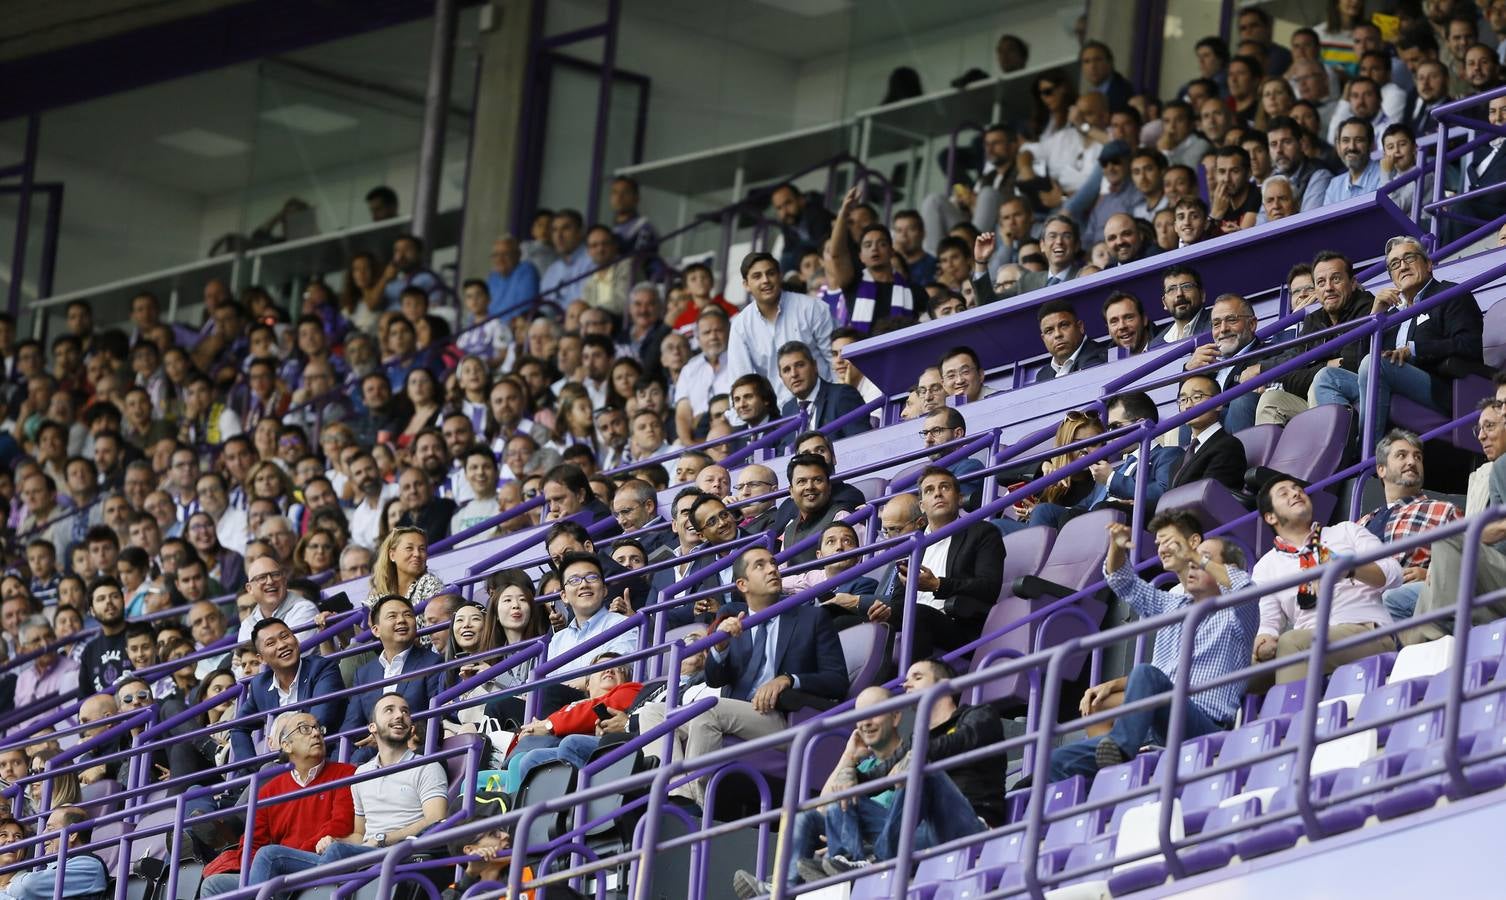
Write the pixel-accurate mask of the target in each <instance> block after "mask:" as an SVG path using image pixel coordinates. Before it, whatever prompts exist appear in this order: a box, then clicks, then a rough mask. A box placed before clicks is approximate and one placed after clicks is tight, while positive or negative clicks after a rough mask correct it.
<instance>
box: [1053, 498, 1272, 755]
mask: <svg viewBox="0 0 1506 900" xmlns="http://www.w3.org/2000/svg"><path fill="white" fill-rule="evenodd" d="M1150 530H1151V532H1152V533H1154V534H1155V538H1156V554H1157V555H1158V556H1159V557H1160V559H1161V565H1162V566H1163V567H1164V568H1165V569H1166V571H1168V572H1173V573H1175V574H1176V576H1177V580H1178V583H1179V584H1180V585H1181V586H1182V593H1172V592H1170V591H1161V590H1157V589H1156V588H1153V587H1151V586H1150V585H1149V584H1147V583H1146V582H1145V581H1144V580H1142V579H1141V578H1140V577H1139V576H1138V575H1136V574H1135V570H1134V567H1133V566H1132V565H1131V564H1130V557H1129V550H1130V544H1131V541H1130V534H1131V533H1130V528H1129V526H1127V525H1121V524H1118V523H1114V524H1111V525H1109V534H1110V540H1109V550H1108V556H1107V557H1106V558H1105V560H1104V563H1103V570H1104V573H1105V574H1106V575H1107V576H1108V579H1109V587H1110V588H1111V589H1112V590H1113V591H1114V593H1115V594H1116V595H1117V596H1118V597H1119V599H1121V600H1123V601H1124V602H1125V603H1127V604H1129V606H1130V607H1131V608H1132V609H1133V610H1134V611H1135V612H1136V613H1137V614H1138V615H1139V616H1141V617H1142V618H1152V617H1154V616H1158V615H1161V614H1162V613H1166V612H1170V611H1172V610H1176V609H1181V608H1183V607H1185V606H1187V605H1189V604H1192V603H1196V602H1198V601H1202V600H1208V599H1210V598H1213V597H1217V596H1219V595H1220V594H1221V593H1225V592H1228V591H1237V590H1239V589H1241V588H1244V587H1246V586H1248V585H1249V583H1250V578H1249V576H1248V575H1246V574H1245V572H1244V565H1245V559H1244V553H1243V552H1242V551H1240V549H1239V548H1238V547H1236V546H1235V545H1233V544H1228V543H1224V542H1223V541H1220V540H1217V539H1205V538H1203V536H1202V527H1201V526H1200V525H1199V524H1198V521H1197V519H1196V518H1194V517H1193V516H1192V514H1191V513H1188V512H1185V511H1182V510H1177V511H1173V512H1168V513H1163V514H1162V515H1159V516H1157V517H1156V518H1155V519H1153V520H1151V523H1150ZM1259 618H1260V609H1259V607H1258V606H1257V605H1256V604H1255V603H1254V602H1253V601H1252V602H1250V603H1244V604H1240V605H1239V606H1235V607H1232V608H1229V609H1223V610H1219V611H1218V612H1215V613H1213V614H1211V615H1209V616H1208V617H1207V618H1206V619H1204V620H1203V622H1202V623H1201V624H1200V626H1199V628H1198V634H1197V635H1196V636H1195V637H1194V639H1193V652H1192V664H1191V667H1190V668H1189V670H1188V672H1187V673H1186V674H1187V676H1188V677H1189V678H1190V679H1191V680H1192V681H1193V682H1194V686H1195V683H1197V682H1207V681H1211V680H1213V679H1215V678H1218V677H1220V676H1222V675H1226V674H1228V673H1229V672H1232V671H1234V670H1236V669H1239V668H1242V667H1244V666H1246V665H1248V664H1249V661H1250V650H1251V647H1252V645H1253V644H1254V641H1255V630H1256V628H1257V626H1258V625H1259ZM1182 627H1183V626H1182V623H1181V622H1177V623H1175V624H1172V625H1168V626H1166V627H1165V628H1163V629H1162V630H1161V631H1160V632H1158V633H1157V634H1156V641H1155V648H1156V649H1155V654H1154V655H1153V656H1152V657H1151V661H1150V662H1149V663H1140V664H1139V665H1137V666H1135V667H1134V668H1133V669H1131V670H1130V673H1129V675H1128V676H1125V677H1122V678H1116V679H1114V680H1113V681H1108V682H1104V683H1103V684H1097V685H1094V686H1093V687H1091V688H1089V689H1088V691H1087V693H1086V694H1085V695H1084V696H1083V700H1082V707H1081V711H1082V714H1083V715H1090V714H1092V713H1095V712H1101V711H1103V710H1106V709H1112V708H1114V707H1117V706H1119V705H1121V704H1127V703H1133V702H1135V701H1136V700H1143V699H1145V698H1147V697H1153V696H1155V695H1157V694H1164V693H1167V692H1169V691H1170V690H1171V689H1172V685H1173V684H1174V683H1175V681H1176V679H1177V677H1178V675H1179V674H1180V673H1179V672H1178V671H1177V670H1178V659H1179V655H1180V653H1181V646H1182ZM1243 694H1244V683H1243V682H1232V683H1228V684H1223V685H1219V686H1218V687H1215V688H1210V689H1208V690H1206V691H1202V692H1201V693H1197V694H1193V695H1191V696H1189V697H1188V698H1187V716H1186V737H1196V736H1197V735H1200V734H1207V733H1209V732H1212V731H1217V730H1219V729H1224V728H1228V727H1230V726H1231V725H1232V724H1233V723H1234V714H1235V713H1236V712H1237V711H1238V710H1239V703H1240V699H1241V697H1242V696H1243ZM1170 717H1171V709H1170V707H1169V706H1160V707H1156V708H1153V709H1142V710H1136V711H1134V712H1131V713H1126V714H1125V715H1122V716H1119V717H1118V718H1117V719H1115V720H1114V725H1113V727H1112V728H1111V729H1110V730H1109V733H1108V734H1107V735H1105V736H1104V737H1102V738H1097V737H1088V738H1084V739H1083V740H1080V741H1076V742H1073V743H1070V744H1066V745H1064V746H1062V747H1058V748H1057V749H1056V750H1054V751H1053V752H1052V753H1051V780H1052V781H1059V780H1061V779H1065V778H1070V777H1071V776H1073V775H1086V776H1088V777H1090V778H1091V777H1092V776H1093V774H1094V773H1096V772H1097V771H1098V770H1099V769H1102V768H1105V767H1107V766H1113V765H1118V764H1120V763H1123V762H1125V761H1127V760H1130V759H1133V758H1134V756H1135V755H1136V754H1137V753H1139V752H1140V748H1141V747H1142V746H1144V745H1145V744H1147V743H1158V742H1161V741H1164V740H1165V738H1166V729H1167V725H1168V723H1169V721H1170Z"/></svg>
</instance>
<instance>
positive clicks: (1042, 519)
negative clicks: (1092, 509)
mask: <svg viewBox="0 0 1506 900" xmlns="http://www.w3.org/2000/svg"><path fill="white" fill-rule="evenodd" d="M1068 511H1069V510H1068V509H1067V507H1065V506H1062V505H1061V504H1060V503H1037V504H1036V505H1035V507H1034V508H1033V509H1031V510H1030V519H1029V521H1028V522H1027V523H1026V524H1027V525H1048V526H1050V527H1052V528H1060V527H1062V526H1063V525H1065V524H1066V523H1067V519H1068V516H1067V513H1068Z"/></svg>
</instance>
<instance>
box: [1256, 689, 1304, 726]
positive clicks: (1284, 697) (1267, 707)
mask: <svg viewBox="0 0 1506 900" xmlns="http://www.w3.org/2000/svg"><path fill="white" fill-rule="evenodd" d="M1306 692H1307V682H1305V681H1292V682H1288V683H1286V684H1278V685H1274V686H1272V687H1271V689H1270V690H1268V691H1266V692H1265V700H1263V701H1262V702H1261V704H1260V718H1262V719H1269V718H1272V717H1275V716H1289V715H1291V714H1292V713H1294V712H1297V711H1298V710H1300V709H1302V700H1303V698H1304V697H1305V696H1306Z"/></svg>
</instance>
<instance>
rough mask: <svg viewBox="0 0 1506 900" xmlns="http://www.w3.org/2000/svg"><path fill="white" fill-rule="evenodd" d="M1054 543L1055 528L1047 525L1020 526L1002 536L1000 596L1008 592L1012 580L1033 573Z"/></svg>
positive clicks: (1038, 570)
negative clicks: (1002, 577)
mask: <svg viewBox="0 0 1506 900" xmlns="http://www.w3.org/2000/svg"><path fill="white" fill-rule="evenodd" d="M1055 544H1056V529H1055V528H1051V527H1050V526H1047V525H1037V526H1032V527H1030V528H1022V529H1020V530H1019V531H1016V532H1014V533H1013V534H1006V535H1005V536H1004V579H1003V580H1002V581H1001V582H1000V584H1001V585H1002V587H1001V588H1000V589H999V594H1000V596H1001V597H1003V596H1004V595H1007V594H1008V593H1009V588H1010V586H1011V585H1013V584H1014V580H1015V579H1016V578H1019V577H1021V576H1023V575H1035V574H1037V573H1039V572H1040V571H1041V567H1042V566H1044V565H1045V564H1046V558H1047V557H1049V556H1050V555H1051V548H1052V547H1053V546H1054V545H1055Z"/></svg>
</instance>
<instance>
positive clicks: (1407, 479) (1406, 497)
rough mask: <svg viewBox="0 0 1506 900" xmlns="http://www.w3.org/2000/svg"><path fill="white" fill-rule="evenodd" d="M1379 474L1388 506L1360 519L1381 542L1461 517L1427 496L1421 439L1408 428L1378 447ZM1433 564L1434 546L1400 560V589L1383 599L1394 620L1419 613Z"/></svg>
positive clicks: (1391, 433) (1389, 435) (1444, 503)
mask: <svg viewBox="0 0 1506 900" xmlns="http://www.w3.org/2000/svg"><path fill="white" fill-rule="evenodd" d="M1375 475H1376V477H1377V478H1379V479H1380V481H1381V484H1382V486H1384V487H1385V489H1386V502H1385V504H1384V505H1383V506H1381V507H1380V508H1379V509H1376V510H1373V511H1371V512H1368V513H1366V514H1365V515H1363V516H1361V517H1360V520H1359V523H1358V524H1359V525H1360V526H1361V527H1362V528H1364V529H1365V530H1366V531H1368V532H1370V533H1371V534H1373V535H1375V536H1376V537H1378V538H1380V539H1381V540H1382V541H1385V542H1387V543H1390V542H1391V541H1399V540H1402V539H1404V538H1408V537H1411V536H1412V535H1414V534H1421V533H1422V532H1424V531H1432V530H1433V529H1434V528H1437V527H1438V526H1440V525H1446V524H1448V523H1449V522H1452V521H1454V520H1455V519H1457V518H1459V507H1457V506H1455V505H1454V504H1452V503H1450V502H1448V501H1447V500H1434V499H1433V498H1432V497H1429V496H1427V495H1426V494H1424V493H1423V492H1422V479H1423V467H1422V439H1421V438H1419V437H1418V436H1417V435H1416V434H1414V433H1413V432H1410V431H1407V430H1406V429H1404V428H1393V429H1391V430H1390V431H1388V432H1386V436H1385V437H1383V438H1381V441H1380V443H1379V444H1377V445H1376V448H1375ZM1432 559H1433V548H1432V547H1431V546H1429V545H1423V546H1421V547H1418V548H1417V549H1415V550H1413V551H1412V552H1410V553H1407V554H1404V555H1402V556H1398V557H1397V558H1396V561H1397V562H1399V563H1401V586H1400V587H1394V588H1392V589H1391V590H1389V591H1386V592H1385V593H1384V594H1382V595H1381V601H1382V602H1384V603H1385V604H1386V611H1387V612H1389V613H1390V614H1391V618H1393V619H1396V620H1397V621H1401V620H1402V619H1405V618H1408V617H1410V616H1411V615H1412V611H1413V610H1414V609H1416V608H1417V595H1418V594H1419V593H1420V592H1421V591H1422V588H1423V586H1424V585H1425V584H1427V578H1428V563H1430V562H1432Z"/></svg>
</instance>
